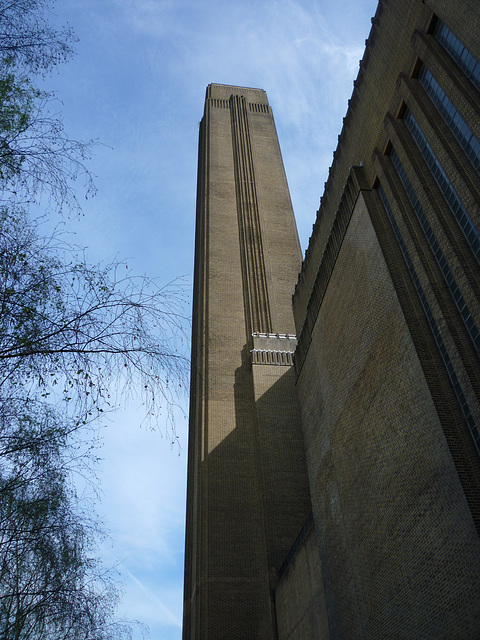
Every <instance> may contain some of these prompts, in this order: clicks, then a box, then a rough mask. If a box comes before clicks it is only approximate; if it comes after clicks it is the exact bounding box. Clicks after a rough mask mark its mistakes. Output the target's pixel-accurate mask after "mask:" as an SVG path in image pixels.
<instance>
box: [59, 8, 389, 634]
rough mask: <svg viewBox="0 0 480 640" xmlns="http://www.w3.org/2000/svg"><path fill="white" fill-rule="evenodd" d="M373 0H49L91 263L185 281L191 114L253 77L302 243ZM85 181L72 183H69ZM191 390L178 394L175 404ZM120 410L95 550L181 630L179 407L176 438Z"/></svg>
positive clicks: (149, 616) (133, 607)
mask: <svg viewBox="0 0 480 640" xmlns="http://www.w3.org/2000/svg"><path fill="white" fill-rule="evenodd" d="M376 4H377V3H376V0H336V2H327V1H325V0H316V1H315V0H256V1H253V0H239V1H236V2H233V1H229V0H223V1H220V0H197V1H196V2H193V1H185V2H184V1H182V0H177V1H175V0H82V1H81V2H79V1H78V0H58V2H57V6H56V10H55V14H56V16H55V20H56V21H58V22H59V23H66V22H68V23H69V24H70V25H71V26H72V27H73V28H74V30H75V31H76V33H77V35H78V37H79V39H80V41H79V43H78V45H77V55H76V57H75V58H74V59H73V60H72V61H71V62H69V63H68V64H67V65H64V66H63V67H61V68H59V70H58V72H56V73H55V74H54V75H53V76H52V77H51V78H49V79H48V80H47V86H48V88H50V89H52V90H55V91H57V95H58V98H59V99H60V100H61V101H62V103H63V104H58V105H57V107H56V108H58V109H59V110H60V111H61V112H62V113H63V117H64V121H65V127H66V129H67V131H68V132H69V134H70V135H71V136H72V137H75V138H81V139H91V138H98V139H99V140H100V141H101V142H102V144H103V146H98V147H96V149H95V155H94V157H93V159H92V161H91V163H90V164H89V166H90V168H91V169H92V171H93V173H94V174H96V176H97V178H96V184H97V187H98V195H97V196H96V197H95V198H93V199H89V200H86V201H84V205H83V211H84V216H83V217H82V218H81V219H80V220H79V221H70V222H69V223H68V228H69V231H74V232H75V233H76V234H77V238H76V242H77V243H79V244H80V245H82V246H85V247H87V256H88V257H89V259H90V261H92V262H98V261H102V260H103V261H107V262H108V261H109V260H111V259H112V258H113V257H115V256H118V257H120V258H128V264H129V266H131V267H132V268H133V269H134V270H135V271H136V272H137V273H147V274H148V275H149V276H150V277H153V278H157V279H158V280H159V282H168V281H170V280H172V279H173V278H175V277H177V276H185V277H186V279H187V282H192V280H193V242H194V238H193V233H194V222H195V191H196V164H197V138H198V123H199V121H200V119H201V117H202V112H203V100H204V96H205V87H206V85H207V84H209V83H211V82H218V83H224V84H234V85H242V86H251V87H259V88H262V89H265V90H266V91H267V93H268V96H269V101H270V104H271V105H272V108H273V112H274V116H275V120H276V125H277V130H278V136H279V140H280V146H281V148H282V152H283V158H284V163H285V168H286V173H287V178H288V182H289V186H290V191H291V196H292V201H293V207H294V210H295V213H296V217H297V224H298V228H299V235H300V240H301V243H302V247H303V249H305V247H306V245H307V242H308V237H309V235H310V232H311V228H312V224H313V222H314V217H315V211H316V209H317V207H318V204H319V199H320V196H321V193H322V191H323V184H324V182H325V180H326V177H327V175H328V168H329V166H330V164H331V161H332V153H333V150H334V149H335V146H336V141H337V136H338V134H339V133H340V129H341V125H342V118H343V116H344V115H345V111H346V106H347V100H348V98H349V97H350V94H351V91H352V83H353V80H354V78H355V77H356V74H357V71H358V62H359V59H360V58H361V56H362V54H363V48H364V41H365V39H366V38H367V36H368V33H369V30H370V18H371V17H372V16H373V15H374V13H375V8H376ZM79 193H80V194H81V189H79ZM186 405H187V402H186V400H185V407H186ZM140 415H141V408H139V407H138V406H137V405H136V404H135V402H133V403H130V404H128V406H126V407H124V408H122V410H120V411H119V412H117V413H116V414H115V415H114V416H113V417H112V419H111V421H110V423H109V425H108V428H107V429H105V430H104V434H103V435H104V440H105V445H104V448H103V450H102V452H101V455H102V458H103V462H102V465H101V468H100V476H101V478H102V489H103V495H104V498H103V501H102V502H101V504H100V505H99V508H98V511H99V514H100V516H101V518H102V520H103V521H104V522H105V523H106V526H107V528H108V529H109V530H110V533H111V537H110V540H109V541H107V543H106V544H105V546H104V548H103V550H102V553H103V555H104V557H105V560H106V562H108V563H110V564H115V565H117V567H118V571H119V573H120V574H121V577H122V580H123V581H124V588H125V594H124V598H123V604H122V608H121V615H124V616H126V617H129V618H136V619H138V620H140V621H142V622H144V623H145V624H147V625H149V626H150V630H151V634H150V637H151V638H152V639H153V640H160V639H162V640H179V639H180V638H181V617H182V596H183V594H182V589H183V536H184V511H185V470H186V452H187V435H186V433H187V429H186V426H187V425H186V421H185V420H184V419H183V417H182V416H181V415H179V417H178V420H177V431H178V435H179V436H180V441H181V447H182V449H181V451H180V455H178V450H177V449H171V447H170V444H169V438H168V437H162V434H164V432H165V425H163V424H161V423H159V425H158V428H157V430H156V431H153V432H151V431H148V430H146V429H141V428H140V427H139V422H140Z"/></svg>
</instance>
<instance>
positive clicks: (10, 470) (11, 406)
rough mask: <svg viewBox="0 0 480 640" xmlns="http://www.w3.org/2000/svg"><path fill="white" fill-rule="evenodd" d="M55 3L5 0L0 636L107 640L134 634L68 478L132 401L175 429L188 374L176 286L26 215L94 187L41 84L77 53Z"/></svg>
mask: <svg viewBox="0 0 480 640" xmlns="http://www.w3.org/2000/svg"><path fill="white" fill-rule="evenodd" d="M52 6H53V2H50V1H49V0H10V1H8V0H0V190H1V191H2V193H3V196H0V637H1V638H2V639H3V638H4V639H5V640H53V639H55V640H63V639H65V640H67V638H68V639H69V640H107V639H113V638H123V637H128V635H129V633H130V632H129V627H128V626H125V625H122V624H119V623H117V622H115V619H114V610H115V603H116V600H117V595H118V594H117V591H116V587H115V584H114V581H113V580H112V576H111V574H110V573H109V572H105V571H104V570H103V569H102V568H101V566H100V565H99V564H98V563H97V562H96V561H95V560H94V559H93V556H92V549H93V548H94V546H95V544H96V541H97V539H98V535H99V534H100V528H99V526H98V523H97V522H96V520H95V517H94V516H93V515H92V513H93V512H92V509H91V505H90V504H88V505H86V504H85V503H84V502H83V501H82V499H81V497H79V496H78V494H77V490H76V488H75V487H76V486H77V485H76V484H75V482H73V481H72V478H73V477H74V476H75V474H77V475H78V474H80V475H81V476H82V478H87V480H88V479H91V477H92V476H91V473H92V470H91V462H92V460H94V457H95V456H94V437H95V435H94V434H95V425H96V423H97V421H98V419H99V417H100V416H102V415H104V413H105V411H108V410H110V409H113V408H114V407H115V406H117V405H118V403H119V401H121V400H122V401H123V400H124V399H125V398H126V397H128V394H136V395H140V397H141V401H142V404H143V407H144V410H145V413H146V416H147V419H148V418H150V419H152V420H155V419H157V418H158V416H159V415H160V414H161V413H162V412H163V417H164V419H165V420H166V421H167V424H168V417H169V416H171V413H172V408H173V407H174V405H175V401H176V397H177V396H178V391H179V390H180V389H181V388H182V386H183V385H184V378H185V374H186V359H185V357H184V355H183V353H184V348H183V339H184V337H183V332H184V317H183V314H182V308H183V288H182V285H181V283H178V282H174V283H171V284H169V285H167V286H165V287H158V286H157V285H156V284H155V283H154V282H152V281H151V280H149V279H148V278H146V277H140V278H136V277H134V276H133V275H132V273H131V271H130V270H129V268H128V265H127V264H126V263H124V262H121V261H113V262H112V263H110V264H107V265H97V266H91V265H89V264H88V262H87V261H86V259H85V256H84V255H83V253H82V252H81V251H79V250H78V249H76V248H75V247H72V246H71V245H69V244H68V243H66V242H65V241H64V239H63V237H62V236H61V235H60V234H59V233H57V232H54V233H53V234H52V233H50V234H47V235H45V233H42V228H43V227H42V225H43V223H44V220H42V219H39V220H34V219H31V217H30V215H29V214H28V213H27V212H26V211H25V210H24V209H23V208H22V206H21V204H22V203H23V204H25V203H28V202H29V201H31V200H33V199H36V200H37V201H38V200H39V199H40V197H42V196H44V195H47V196H48V197H49V198H50V201H51V202H53V204H54V205H55V206H56V208H57V209H59V210H61V209H62V208H63V207H64V206H65V204H67V205H69V206H70V207H71V206H74V207H76V206H77V204H78V203H77V199H76V194H75V190H74V189H73V187H72V181H73V180H75V179H76V178H77V177H78V176H79V175H81V174H83V175H84V176H85V177H86V181H87V191H88V190H91V189H92V185H91V177H90V175H89V173H88V171H87V169H86V167H85V164H84V163H85V160H86V159H87V157H88V155H89V145H88V144H85V143H82V142H77V141H73V140H70V138H69V137H68V136H67V135H66V133H65V131H64V129H63V124H62V121H61V118H60V117H59V116H58V115H53V116H52V115H51V113H49V109H50V106H51V99H52V96H50V95H48V94H45V93H44V92H43V91H41V90H40V89H38V88H37V86H36V84H35V76H36V75H38V74H40V75H42V74H45V73H48V72H50V71H51V70H52V69H53V68H54V67H55V66H56V65H57V64H58V63H60V62H64V61H66V60H67V59H68V58H69V57H70V56H71V55H72V45H73V44H74V42H75V37H74V35H73V32H72V31H71V30H70V29H69V28H65V29H55V28H54V27H51V26H50V24H49V12H50V11H51V9H52ZM170 428H171V433H172V434H173V435H172V438H173V439H174V437H175V436H174V428H173V426H172V423H170ZM92 434H93V436H92Z"/></svg>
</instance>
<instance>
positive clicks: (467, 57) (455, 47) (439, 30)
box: [434, 20, 480, 90]
mask: <svg viewBox="0 0 480 640" xmlns="http://www.w3.org/2000/svg"><path fill="white" fill-rule="evenodd" d="M434 35H435V37H436V38H437V40H438V41H439V42H440V44H441V45H443V47H444V48H445V50H446V51H448V53H449V54H450V55H451V56H452V58H453V59H454V60H455V62H456V63H457V64H458V66H459V67H460V69H461V70H462V71H463V72H464V74H465V75H466V76H467V78H468V79H469V80H470V81H471V82H472V83H473V84H474V85H475V87H476V88H477V89H478V90H480V62H478V61H477V60H476V59H475V58H474V57H473V55H472V54H471V53H470V51H469V50H468V49H467V48H466V47H465V46H464V45H463V44H462V43H461V42H460V40H459V39H458V38H457V36H455V35H454V34H453V33H452V32H451V31H450V29H449V28H448V27H447V25H446V24H445V23H443V22H442V21H441V20H439V21H438V22H437V24H436V27H435V31H434Z"/></svg>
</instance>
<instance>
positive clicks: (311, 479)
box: [184, 0, 480, 640]
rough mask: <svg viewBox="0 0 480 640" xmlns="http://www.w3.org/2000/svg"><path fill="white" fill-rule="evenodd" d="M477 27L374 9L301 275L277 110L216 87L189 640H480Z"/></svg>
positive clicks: (444, 12) (204, 132) (198, 274)
mask: <svg viewBox="0 0 480 640" xmlns="http://www.w3.org/2000/svg"><path fill="white" fill-rule="evenodd" d="M479 25H480V7H479V5H478V2H477V0H462V2H461V3H452V2H450V1H447V0H425V1H421V0H381V1H380V2H379V5H378V9H377V12H376V15H375V17H374V18H373V19H372V30H371V33H370V35H369V38H368V40H367V46H366V50H365V54H364V57H363V60H362V62H361V65H360V71H359V76H358V78H357V80H356V82H355V85H354V91H353V95H352V98H351V100H350V101H349V107H348V111H347V115H346V117H345V119H344V125H343V129H342V131H341V133H340V136H339V143H338V147H337V150H336V152H335V154H334V161H333V164H332V167H331V168H330V173H329V178H328V181H327V183H326V185H325V192H324V194H323V196H322V199H321V205H320V209H319V211H318V213H317V218H316V222H315V225H314V229H313V233H312V236H311V238H310V242H309V246H308V249H307V251H306V254H305V258H304V260H303V262H302V261H301V256H300V250H299V245H298V239H297V234H296V229H295V223H294V218H293V212H292V209H291V204H290V199H289V195H288V188H287V185H286V180H285V175H284V171H283V165H282V160H281V154H280V150H279V146H278V141H277V138H276V133H275V127H274V123H273V118H272V114H271V109H270V106H269V105H268V100H267V98H266V94H265V93H264V92H263V91H260V90H256V89H245V88H240V87H228V86H224V85H210V86H209V87H208V89H207V97H206V103H205V114H204V117H203V120H202V124H201V130H200V150H199V182H198V201H197V230H196V258H195V285H194V321H193V341H192V387H191V410H190V444H189V471H188V474H189V476H188V497H187V543H186V560H185V563H186V572H185V623H184V638H185V640H187V639H188V640H190V639H193V638H198V639H201V640H207V639H211V640H218V639H220V638H225V639H237V638H238V639H239V640H244V639H245V640H246V639H249V640H250V639H254V638H258V639H260V638H261V639H265V640H267V639H269V640H270V639H272V640H273V639H277V638H278V639H279V640H307V639H308V640H326V639H329V640H334V639H342V640H346V639H350V638H351V639H352V640H353V639H357V638H365V639H367V638H368V639H370V638H405V639H407V638H408V639H409V640H411V639H412V638H418V639H419V640H420V639H421V640H426V639H432V640H433V639H435V640H437V639H438V638H462V639H467V638H471V639H472V640H473V639H476V638H478V637H480V538H479V533H480V456H479V450H480V436H479V425H480V367H479V364H480V356H479V351H480V333H479V329H480V264H479V263H480V237H479V232H478V230H479V229H480V210H479V206H480V173H479V172H480V118H479V115H480V29H479ZM292 293H293V309H292V304H291V301H292Z"/></svg>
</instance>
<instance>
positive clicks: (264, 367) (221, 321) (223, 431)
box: [183, 84, 311, 640]
mask: <svg viewBox="0 0 480 640" xmlns="http://www.w3.org/2000/svg"><path fill="white" fill-rule="evenodd" d="M300 266H301V253H300V246H299V242H298V237H297V231H296V226H295V221H294V217H293V211H292V206H291V202H290V196H289V191H288V186H287V182H286V178H285V173H284V168H283V163H282V157H281V153H280V148H279V144H278V140H277V135H276V131H275V124H274V121H273V116H272V111H271V108H270V106H269V104H268V100H267V95H266V93H265V92H264V91H262V90H259V89H246V88H241V87H231V86H225V85H218V84H212V85H209V87H208V88H207V93H206V100H205V112H204V116H203V119H202V122H201V125H200V144H199V168H198V194H197V227H196V248H195V283H194V313H193V339H192V380H191V406H190V439H189V442H190V444H189V460H188V465H189V466H188V497H187V542H186V561H185V563H186V577H185V614H184V632H183V633H184V639H185V640H187V639H193V638H201V639H202V640H219V638H228V639H233V638H249V639H252V640H253V639H254V638H262V639H265V640H266V639H270V638H272V639H273V638H275V637H276V630H275V615H274V613H273V598H272V593H273V592H274V589H275V587H276V583H277V579H278V571H279V569H280V568H281V565H282V562H283V561H284V559H285V557H286V555H287V553H288V552H289V550H290V549H291V547H292V543H293V542H294V541H295V538H296V537H297V535H298V533H299V531H300V530H301V528H302V526H303V525H304V523H305V520H306V518H307V517H308V515H309V513H310V509H311V507H310V499H309V493H308V481H307V473H306V465H305V454H304V447H303V438H302V432H301V426H300V417H299V407H298V404H297V400H296V398H295V393H294V372H293V367H292V353H293V351H294V349H295V345H296V340H295V336H294V331H295V330H294V322H293V315H292V307H291V296H292V292H293V290H294V285H295V282H296V279H297V275H298V271H299V269H300Z"/></svg>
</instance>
